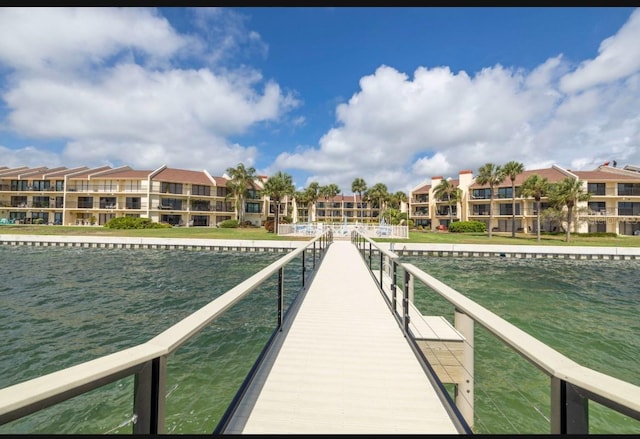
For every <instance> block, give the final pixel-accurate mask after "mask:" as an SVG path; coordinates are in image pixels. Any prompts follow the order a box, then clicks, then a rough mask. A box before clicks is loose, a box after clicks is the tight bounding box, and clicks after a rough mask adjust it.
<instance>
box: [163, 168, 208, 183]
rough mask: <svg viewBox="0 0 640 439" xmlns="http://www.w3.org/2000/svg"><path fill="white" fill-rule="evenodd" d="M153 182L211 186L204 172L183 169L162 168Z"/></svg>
mask: <svg viewBox="0 0 640 439" xmlns="http://www.w3.org/2000/svg"><path fill="white" fill-rule="evenodd" d="M151 179H152V180H154V181H165V182H168V183H191V184H201V185H203V186H213V185H214V181H212V180H211V179H210V178H209V176H207V174H206V173H205V171H188V170H185V169H176V168H164V169H162V170H161V171H160V172H158V173H157V174H156V175H154V176H153V177H152V178H151Z"/></svg>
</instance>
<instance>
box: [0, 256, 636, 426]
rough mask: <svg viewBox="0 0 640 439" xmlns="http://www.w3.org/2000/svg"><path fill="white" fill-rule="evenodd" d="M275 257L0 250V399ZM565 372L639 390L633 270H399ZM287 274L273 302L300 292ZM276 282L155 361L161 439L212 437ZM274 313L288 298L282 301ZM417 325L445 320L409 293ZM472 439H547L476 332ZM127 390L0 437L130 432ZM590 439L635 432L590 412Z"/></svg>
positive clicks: (522, 387)
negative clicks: (466, 304)
mask: <svg viewBox="0 0 640 439" xmlns="http://www.w3.org/2000/svg"><path fill="white" fill-rule="evenodd" d="M282 256H283V254H281V253H245V252H209V251H189V250H140V249H94V248H63V247H60V248H58V247H22V246H17V247H12V246H0V258H2V260H3V261H4V262H3V264H4V266H5V271H4V272H5V276H4V278H3V282H2V283H0V337H1V338H2V340H3V347H2V353H3V355H2V356H0V388H2V387H6V386H9V385H12V384H15V383H18V382H22V381H25V380H28V379H31V378H34V377H37V376H40V375H43V374H45V373H50V372H53V371H56V370H60V369H63V368H65V367H68V366H72V365H74V364H78V363H81V362H83V361H87V360H90V359H94V358H97V357H99V356H102V355H106V354H109V353H112V352H116V351H118V350H121V349H124V348H127V347H130V346H134V345H136V344H139V343H143V342H145V341H147V340H149V339H150V338H152V337H153V336H155V335H157V334H158V333H160V332H162V331H163V330H165V329H167V328H168V327H170V326H171V325H173V324H175V323H177V322H178V321H179V320H181V319H182V318H184V317H186V316H187V315H189V314H190V313H192V312H193V311H195V310H197V309H198V308H200V307H202V306H203V305H205V304H207V303H208V302H210V301H211V300H213V299H214V298H215V297H217V296H219V295H220V294H222V293H224V292H225V291H227V290H228V289H230V288H232V287H233V286H235V285H237V284H238V283H240V282H241V281H242V280H244V279H246V278H247V277H248V276H250V275H252V274H254V273H256V272H257V271H259V270H260V269H262V268H264V267H266V266H267V265H268V264H270V263H271V262H273V261H275V260H276V259H278V258H280V257H282ZM403 260H405V261H407V262H411V263H413V264H415V265H416V266H418V267H420V268H422V269H424V270H425V271H426V272H428V273H429V274H432V275H434V276H435V277H437V278H438V279H440V280H442V281H444V282H445V283H447V284H449V285H450V286H452V287H453V288H455V289H457V290H458V291H460V292H461V293H463V294H465V295H467V296H468V297H470V298H471V299H473V300H475V301H477V302H478V303H480V304H481V305H483V306H485V307H487V308H488V309H490V310H491V311H493V312H495V313H496V314H498V315H500V316H502V317H503V318H505V319H506V320H508V321H510V322H511V323H513V324H514V325H516V326H518V327H519V328H521V329H523V330H524V331H526V332H528V333H530V334H531V335H533V336H534V337H536V338H539V339H540V340H541V341H543V342H545V343H547V344H549V345H550V346H551V347H553V348H554V349H556V350H558V351H559V352H561V353H563V354H565V355H567V356H569V357H570V358H572V359H573V360H575V361H577V362H578V363H580V364H582V365H584V366H587V367H590V368H592V369H595V370H598V371H600V372H603V373H605V374H608V375H613V376H616V377H618V378H620V379H623V380H625V381H629V382H632V383H634V384H637V385H640V373H639V372H638V369H637V359H638V354H639V352H640V350H639V348H640V323H639V321H638V318H637V316H638V314H639V312H640V300H638V294H637V292H636V285H638V284H640V274H638V273H637V272H638V270H637V261H603V260H598V261H595V260H593V261H588V260H558V259H553V260H549V259H515V258H463V257H460V258H454V257H410V258H403ZM299 272H300V263H299V262H297V261H296V262H293V263H292V264H291V266H290V268H289V267H288V268H287V269H286V270H285V291H286V292H293V291H296V290H297V288H298V286H299V285H300V279H299V275H298V273H299ZM276 283H277V276H274V279H271V280H270V281H269V282H268V283H266V284H265V285H264V286H263V287H261V288H258V289H257V290H256V291H254V292H252V293H251V295H250V296H249V297H248V298H246V299H244V300H243V301H241V302H240V303H239V304H238V305H237V306H235V307H233V308H232V309H231V310H229V311H228V312H227V313H225V314H224V315H223V316H222V317H221V318H219V319H217V320H216V321H215V322H213V323H212V324H211V325H209V326H207V327H206V328H205V329H204V330H203V331H202V332H201V333H200V334H199V335H198V336H196V337H195V338H194V339H193V340H191V341H190V342H188V343H187V344H185V345H184V346H183V347H181V348H180V349H179V350H178V351H177V352H176V353H175V354H174V355H172V356H170V357H169V361H168V384H167V391H168V397H167V417H166V431H167V433H176V434H190V433H193V434H202V433H211V432H212V431H213V430H214V428H215V426H216V425H217V423H218V422H219V420H220V417H221V416H222V414H223V413H224V411H225V409H226V407H227V406H228V404H229V403H230V401H231V399H232V398H233V396H234V395H235V392H236V390H237V389H238V387H239V386H240V384H241V382H242V380H243V379H244V377H245V376H246V374H247V372H248V371H249V369H250V367H251V365H252V364H253V362H254V361H255V359H256V358H257V356H258V354H259V352H260V350H261V349H262V347H263V346H264V343H265V341H266V340H267V339H268V337H269V336H270V335H271V332H272V331H273V330H274V328H275V322H276V315H277V303H276V296H275V294H276V293H275V291H276ZM286 298H287V299H286V305H288V304H289V303H290V301H291V300H292V299H293V294H292V293H291V294H288V295H286ZM415 302H416V305H417V306H418V308H420V309H421V311H422V312H423V314H429V315H444V316H446V317H447V318H450V320H452V317H453V310H452V309H451V307H450V306H448V305H447V304H446V303H444V302H443V301H441V300H440V301H438V300H437V299H435V296H434V295H430V294H428V293H427V291H426V289H424V288H416V298H415ZM475 380H476V387H475V393H476V399H475V409H476V428H475V429H476V431H477V432H479V433H494V434H502V433H504V434H509V433H511V434H512V433H522V434H528V433H542V434H544V433H548V432H549V422H548V417H549V386H550V384H549V379H548V378H547V377H546V376H545V375H544V374H543V373H541V372H539V371H538V370H537V369H536V368H535V367H533V366H531V365H530V364H528V363H527V362H526V361H525V360H522V359H521V358H520V357H519V356H518V355H517V354H514V353H513V352H511V351H510V350H508V349H507V348H505V347H503V345H502V344H501V343H499V342H497V341H495V338H494V337H493V336H491V335H489V334H487V333H486V331H484V330H482V329H481V328H479V327H478V326H476V365H475ZM132 400H133V378H132V377H129V378H124V379H122V380H119V381H117V382H114V383H112V384H109V385H106V386H104V387H103V388H100V389H96V390H94V391H92V392H90V393H88V394H85V395H81V396H79V397H76V398H73V399H72V400H69V401H66V402H64V403H61V404H58V405H56V406H53V407H50V408H48V409H45V410H43V411H41V412H39V413H36V414H33V415H31V416H28V417H26V418H23V419H21V420H17V421H14V422H12V423H9V424H7V425H5V426H1V427H0V433H32V434H36V433H43V434H51V433H69V434H76V433H82V434H93V433H98V434H101V433H125V434H127V433H131V431H132V422H131V421H132V417H133V407H132ZM590 413H591V432H593V433H634V434H637V433H640V423H639V422H637V421H634V420H628V419H626V418H625V417H623V416H621V415H618V414H615V413H611V411H610V410H608V409H603V408H601V407H598V406H597V405H595V404H591V405H590Z"/></svg>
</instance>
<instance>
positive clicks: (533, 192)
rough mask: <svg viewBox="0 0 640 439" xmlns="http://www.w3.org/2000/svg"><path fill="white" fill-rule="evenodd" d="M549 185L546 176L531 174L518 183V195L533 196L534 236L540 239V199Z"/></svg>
mask: <svg viewBox="0 0 640 439" xmlns="http://www.w3.org/2000/svg"><path fill="white" fill-rule="evenodd" d="M550 188H551V186H550V185H549V180H548V179H547V178H546V177H541V176H539V175H538V174H533V175H530V176H529V177H527V179H526V180H525V181H524V182H523V183H522V185H520V194H519V195H520V196H522V197H533V199H534V200H535V202H536V223H537V224H536V237H537V239H538V241H540V200H541V199H542V197H546V196H547V195H548V194H549V190H550Z"/></svg>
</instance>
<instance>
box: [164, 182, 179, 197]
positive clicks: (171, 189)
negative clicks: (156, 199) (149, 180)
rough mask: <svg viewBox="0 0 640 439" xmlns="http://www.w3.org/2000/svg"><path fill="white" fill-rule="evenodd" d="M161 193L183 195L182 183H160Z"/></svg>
mask: <svg viewBox="0 0 640 439" xmlns="http://www.w3.org/2000/svg"><path fill="white" fill-rule="evenodd" d="M160 192H162V193H163V194H182V183H168V182H166V181H163V182H161V183H160Z"/></svg>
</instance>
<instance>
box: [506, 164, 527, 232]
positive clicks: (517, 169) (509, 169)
mask: <svg viewBox="0 0 640 439" xmlns="http://www.w3.org/2000/svg"><path fill="white" fill-rule="evenodd" d="M502 171H503V172H504V175H505V176H506V177H509V179H510V180H511V237H512V238H515V237H516V177H517V176H518V175H520V174H522V173H523V172H524V165H523V164H522V163H520V162H516V161H513V160H512V161H510V162H507V163H505V164H504V166H502ZM506 177H505V178H506Z"/></svg>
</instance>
